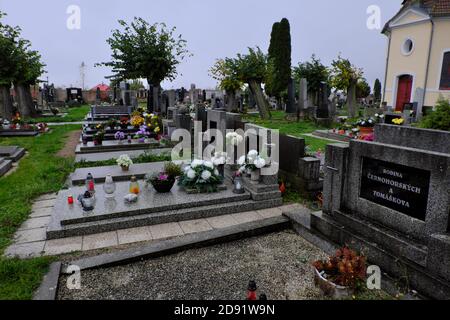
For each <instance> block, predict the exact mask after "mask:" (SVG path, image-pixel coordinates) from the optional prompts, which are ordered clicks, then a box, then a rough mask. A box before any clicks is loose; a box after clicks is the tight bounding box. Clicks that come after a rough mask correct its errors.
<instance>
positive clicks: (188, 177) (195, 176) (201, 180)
mask: <svg viewBox="0 0 450 320" xmlns="http://www.w3.org/2000/svg"><path fill="white" fill-rule="evenodd" d="M222 182H223V178H222V177H221V176H220V173H219V171H218V170H217V169H216V168H215V167H214V164H213V163H212V162H211V161H204V160H194V161H192V163H191V165H190V166H187V167H186V168H185V170H184V172H183V174H182V175H181V177H180V179H179V185H180V186H183V187H184V188H186V189H190V190H196V191H197V192H200V193H205V192H208V193H210V192H217V190H218V186H219V185H221V184H222Z"/></svg>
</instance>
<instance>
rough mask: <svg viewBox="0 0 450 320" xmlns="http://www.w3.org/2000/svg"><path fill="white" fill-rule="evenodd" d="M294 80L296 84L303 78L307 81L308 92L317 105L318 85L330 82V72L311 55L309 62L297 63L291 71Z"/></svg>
mask: <svg viewBox="0 0 450 320" xmlns="http://www.w3.org/2000/svg"><path fill="white" fill-rule="evenodd" d="M293 74H294V79H295V81H296V82H297V83H299V82H300V79H302V78H304V79H306V80H307V81H308V92H309V93H310V94H311V95H312V96H313V97H314V101H313V103H314V104H315V105H317V104H318V94H319V91H320V84H321V83H322V82H325V83H327V84H329V82H330V71H329V70H328V68H327V67H326V66H325V65H323V64H322V62H320V59H317V58H316V56H315V55H314V54H313V55H312V56H311V61H307V62H303V63H299V64H298V66H297V67H294V69H293Z"/></svg>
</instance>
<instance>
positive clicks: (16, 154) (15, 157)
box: [0, 146, 25, 162]
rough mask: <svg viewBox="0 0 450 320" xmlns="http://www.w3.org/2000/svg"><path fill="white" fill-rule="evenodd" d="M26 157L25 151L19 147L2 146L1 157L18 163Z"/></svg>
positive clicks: (0, 148) (0, 149) (0, 147)
mask: <svg viewBox="0 0 450 320" xmlns="http://www.w3.org/2000/svg"><path fill="white" fill-rule="evenodd" d="M24 155H25V149H24V148H20V147H17V146H0V157H2V158H5V159H7V160H12V161H13V162H17V161H19V160H20V158H22V157H23V156H24Z"/></svg>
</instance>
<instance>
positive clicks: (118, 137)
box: [114, 131, 125, 140]
mask: <svg viewBox="0 0 450 320" xmlns="http://www.w3.org/2000/svg"><path fill="white" fill-rule="evenodd" d="M114 138H115V139H116V140H123V139H125V134H124V133H123V132H121V131H117V132H116V134H115V135H114Z"/></svg>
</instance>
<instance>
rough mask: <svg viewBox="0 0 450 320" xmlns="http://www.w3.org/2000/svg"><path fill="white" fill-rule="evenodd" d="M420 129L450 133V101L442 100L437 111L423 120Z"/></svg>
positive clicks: (437, 105)
mask: <svg viewBox="0 0 450 320" xmlns="http://www.w3.org/2000/svg"><path fill="white" fill-rule="evenodd" d="M420 127H422V128H428V129H437V130H445V131H450V102H449V100H445V99H440V100H439V101H438V103H437V104H436V110H435V111H433V112H432V113H431V114H430V115H429V116H426V117H425V118H424V119H423V120H422V122H421V123H420Z"/></svg>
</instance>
